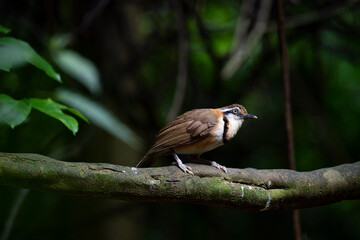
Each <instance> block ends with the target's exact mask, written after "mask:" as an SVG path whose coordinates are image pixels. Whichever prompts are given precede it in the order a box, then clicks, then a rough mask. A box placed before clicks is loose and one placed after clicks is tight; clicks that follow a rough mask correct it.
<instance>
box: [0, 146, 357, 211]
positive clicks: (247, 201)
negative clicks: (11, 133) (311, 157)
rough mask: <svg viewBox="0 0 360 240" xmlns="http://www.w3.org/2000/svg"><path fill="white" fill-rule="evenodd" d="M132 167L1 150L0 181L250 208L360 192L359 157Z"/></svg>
mask: <svg viewBox="0 0 360 240" xmlns="http://www.w3.org/2000/svg"><path fill="white" fill-rule="evenodd" d="M190 165H191V167H192V168H193V171H194V174H195V176H191V175H189V174H185V173H183V172H182V171H181V170H179V169H178V168H177V167H176V166H168V167H159V168H131V167H124V166H118V165H111V164H104V163H100V164H97V163H85V162H78V163H73V162H62V161H57V160H54V159H51V158H49V157H45V156H41V155H38V154H15V153H0V185H6V186H14V187H21V188H29V189H34V190H40V191H46V192H55V193H60V194H70V195H78V196H90V197H100V198H113V199H121V200H138V201H177V202H190V203H198V204H206V205H215V206H223V207H232V208H238V209H246V210H273V209H293V208H306V207H313V206H319V205H324V204H329V203H334V202H338V201H341V200H347V199H359V198H360V162H356V163H353V164H343V165H340V166H336V167H332V168H323V169H319V170H315V171H311V172H296V171H292V170H286V169H275V170H256V169H251V168H247V169H231V168H228V174H225V173H223V172H222V171H219V170H217V169H215V168H213V167H210V166H205V165H195V164H190Z"/></svg>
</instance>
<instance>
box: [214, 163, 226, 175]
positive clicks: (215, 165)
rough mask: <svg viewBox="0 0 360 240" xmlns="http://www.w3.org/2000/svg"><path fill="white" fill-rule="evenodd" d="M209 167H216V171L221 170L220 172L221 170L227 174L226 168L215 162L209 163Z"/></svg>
mask: <svg viewBox="0 0 360 240" xmlns="http://www.w3.org/2000/svg"><path fill="white" fill-rule="evenodd" d="M211 166H213V167H216V168H217V169H221V170H223V171H224V172H226V173H227V169H226V167H225V166H223V165H220V164H218V163H217V162H215V161H212V162H211Z"/></svg>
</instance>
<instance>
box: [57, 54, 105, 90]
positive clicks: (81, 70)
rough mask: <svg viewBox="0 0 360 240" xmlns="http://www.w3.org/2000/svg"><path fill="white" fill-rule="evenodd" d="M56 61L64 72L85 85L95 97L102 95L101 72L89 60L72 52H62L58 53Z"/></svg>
mask: <svg viewBox="0 0 360 240" xmlns="http://www.w3.org/2000/svg"><path fill="white" fill-rule="evenodd" d="M54 60H55V62H56V63H57V64H58V66H59V67H60V68H61V69H62V70H63V71H64V72H66V73H67V74H69V75H70V76H71V77H73V78H74V79H75V80H77V81H78V82H79V83H81V84H82V85H84V86H85V87H86V88H87V89H88V90H89V91H90V92H91V93H92V94H93V95H99V94H100V93H101V90H102V89H101V84H100V78H99V72H98V70H97V68H96V66H95V64H94V63H93V62H91V61H90V60H89V59H86V58H84V57H83V56H81V55H80V54H78V53H76V52H74V51H71V50H61V51H58V52H56V54H55V55H54Z"/></svg>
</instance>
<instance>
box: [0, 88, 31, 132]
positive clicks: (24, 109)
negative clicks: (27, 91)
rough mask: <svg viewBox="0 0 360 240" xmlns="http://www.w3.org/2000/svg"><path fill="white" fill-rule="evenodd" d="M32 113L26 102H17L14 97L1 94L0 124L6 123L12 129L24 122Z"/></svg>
mask: <svg viewBox="0 0 360 240" xmlns="http://www.w3.org/2000/svg"><path fill="white" fill-rule="evenodd" d="M30 111H31V105H30V104H29V103H28V102H27V101H25V100H20V101H17V100H15V99H13V98H12V97H10V96H8V95H5V94H0V124H2V123H6V124H8V125H10V126H11V128H14V127H16V126H17V125H19V124H21V123H22V122H24V120H25V119H26V118H27V116H28V115H29V113H30Z"/></svg>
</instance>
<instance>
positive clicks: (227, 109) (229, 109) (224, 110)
mask: <svg viewBox="0 0 360 240" xmlns="http://www.w3.org/2000/svg"><path fill="white" fill-rule="evenodd" d="M234 109H237V110H239V112H241V110H240V108H239V107H232V108H226V109H223V110H221V112H228V111H231V110H234Z"/></svg>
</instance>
